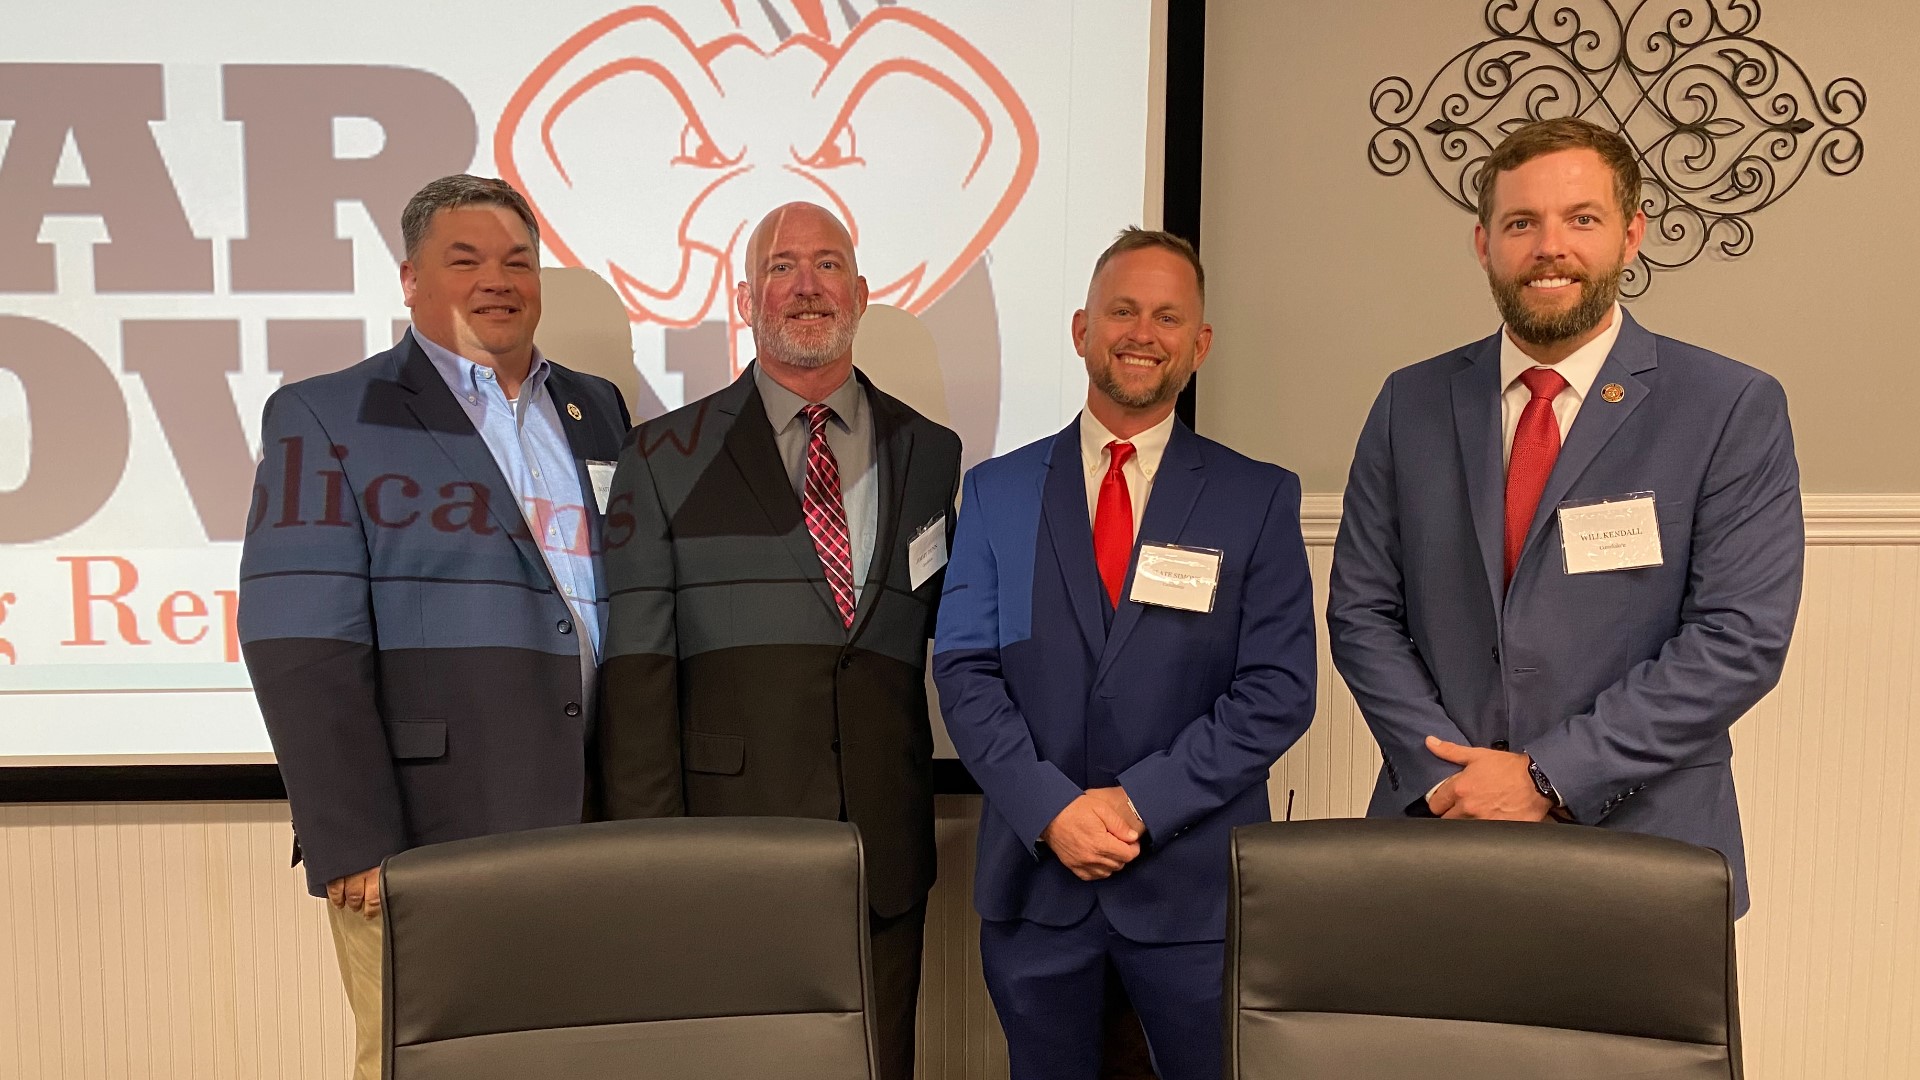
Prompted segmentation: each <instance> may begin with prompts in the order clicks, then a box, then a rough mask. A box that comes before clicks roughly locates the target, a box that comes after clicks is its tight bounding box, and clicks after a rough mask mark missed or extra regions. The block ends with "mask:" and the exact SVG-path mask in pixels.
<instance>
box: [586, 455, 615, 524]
mask: <svg viewBox="0 0 1920 1080" xmlns="http://www.w3.org/2000/svg"><path fill="white" fill-rule="evenodd" d="M613 466H614V463H613V462H611V461H589V462H587V483H589V484H592V485H593V502H594V505H595V506H598V507H599V508H600V512H601V513H603V514H604V513H606V512H607V496H608V495H609V494H611V493H612V492H613Z"/></svg>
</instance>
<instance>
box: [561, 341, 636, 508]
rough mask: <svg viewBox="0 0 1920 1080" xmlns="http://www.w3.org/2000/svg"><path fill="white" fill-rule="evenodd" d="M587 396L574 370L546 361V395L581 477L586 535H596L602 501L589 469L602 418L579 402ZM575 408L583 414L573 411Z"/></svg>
mask: <svg viewBox="0 0 1920 1080" xmlns="http://www.w3.org/2000/svg"><path fill="white" fill-rule="evenodd" d="M584 397H585V395H584V394H583V393H582V392H581V389H580V387H579V384H577V383H576V382H575V381H574V375H573V372H571V371H568V370H567V369H566V368H563V367H561V366H560V365H558V364H556V363H554V362H553V361H551V360H549V361H547V398H548V400H550V401H551V402H552V403H553V409H554V412H556V413H557V414H559V417H560V430H562V431H564V432H566V433H567V448H568V449H569V450H571V451H572V452H573V468H574V472H575V473H576V474H577V475H578V477H579V480H580V501H581V503H583V504H584V506H585V511H586V515H587V536H588V537H595V536H600V535H602V533H601V522H600V502H599V500H597V499H595V498H594V497H593V477H592V475H591V474H589V473H588V472H587V462H589V461H592V460H595V459H594V456H593V451H594V439H593V431H594V424H595V423H596V422H598V419H599V418H597V417H593V416H590V415H589V414H588V412H587V407H586V406H582V405H581V404H580V402H581V401H582V400H583V399H584ZM575 412H578V413H579V414H580V415H579V416H575V415H573V414H574V413H575ZM614 426H616V427H618V426H619V425H618V424H615V425H614Z"/></svg>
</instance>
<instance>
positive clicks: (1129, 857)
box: [1040, 788, 1140, 881]
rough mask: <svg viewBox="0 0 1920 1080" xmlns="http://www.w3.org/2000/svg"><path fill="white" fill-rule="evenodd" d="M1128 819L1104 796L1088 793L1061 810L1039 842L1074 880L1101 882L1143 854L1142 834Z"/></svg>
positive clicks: (1127, 815)
mask: <svg viewBox="0 0 1920 1080" xmlns="http://www.w3.org/2000/svg"><path fill="white" fill-rule="evenodd" d="M1113 790H1116V791H1117V790H1119V789H1118V788H1115V789H1113ZM1128 817H1131V815H1129V814H1126V813H1124V812H1122V813H1119V814H1116V813H1114V812H1113V809H1112V807H1111V806H1110V805H1109V804H1108V802H1107V801H1106V798H1105V797H1103V796H1098V795H1095V794H1093V793H1092V792H1086V793H1084V794H1082V795H1081V796H1080V797H1079V798H1077V799H1075V800H1073V801H1072V802H1070V803H1068V804H1067V808H1066V809H1065V810H1062V811H1060V815H1059V816H1058V817H1056V818H1054V819H1053V823H1052V824H1050V825H1048V826H1047V829H1046V831H1045V832H1043V833H1041V834H1040V839H1042V840H1045V841H1046V842H1047V846H1048V847H1049V848H1052V849H1053V854H1054V857H1055V858H1057V859H1059V860H1060V863H1061V865H1063V866H1065V867H1066V868H1067V869H1068V870H1071V871H1073V876H1074V877H1077V878H1079V879H1080V880H1081V881H1099V880H1100V879H1102V878H1106V877H1111V876H1112V875H1113V873H1114V871H1116V870H1118V869H1120V868H1121V867H1123V866H1125V865H1127V864H1128V863H1130V862H1132V861H1133V860H1134V859H1135V858H1137V857H1139V855H1140V844H1139V840H1140V832H1139V830H1138V829H1135V828H1134V827H1133V826H1132V825H1130V824H1128V822H1127V820H1126V819H1127V818H1128Z"/></svg>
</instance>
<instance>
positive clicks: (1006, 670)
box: [934, 229, 1314, 1080]
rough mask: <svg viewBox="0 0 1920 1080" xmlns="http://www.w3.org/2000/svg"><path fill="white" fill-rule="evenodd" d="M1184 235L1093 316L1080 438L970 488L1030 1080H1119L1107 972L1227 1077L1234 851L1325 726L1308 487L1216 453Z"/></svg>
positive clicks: (1143, 261) (1012, 462)
mask: <svg viewBox="0 0 1920 1080" xmlns="http://www.w3.org/2000/svg"><path fill="white" fill-rule="evenodd" d="M1204 288H1205V285H1204V279H1203V277H1202V272H1201V268H1200V262H1199V259H1198V258H1197V257H1196V256H1195V255H1194V252H1193V249H1192V247H1190V246H1189V245H1188V244H1187V243H1186V242H1185V241H1183V240H1181V239H1179V238H1177V237H1174V236H1171V235H1169V234H1166V233H1159V232H1147V231H1143V230H1138V229H1129V230H1127V231H1126V232H1123V233H1122V234H1121V235H1120V239H1119V240H1117V241H1116V242H1115V243H1114V244H1113V246H1112V247H1110V248H1108V249H1107V251H1106V252H1105V253H1104V254H1102V255H1101V256H1100V259H1099V261H1098V262H1096V263H1095V265H1094V273H1093V281H1092V284H1091V286H1090V288H1089V289H1088V295H1087V306H1086V308H1085V309H1084V310H1082V311H1079V312H1076V313H1075V314H1074V317H1073V339H1074V347H1075V349H1076V351H1078V352H1079V354H1080V355H1081V356H1082V357H1083V358H1084V359H1085V361H1086V366H1087V373H1088V375H1089V378H1090V384H1091V385H1090V386H1089V389H1088V392H1087V405H1086V408H1085V409H1084V410H1083V411H1082V412H1081V413H1080V415H1079V417H1078V418H1077V419H1076V420H1075V421H1074V422H1073V423H1071V424H1069V425H1067V428H1066V430H1064V431H1062V432H1060V433H1059V434H1058V435H1054V436H1052V437H1050V438H1047V439H1043V440H1041V441H1039V442H1036V443H1033V444H1031V445H1029V446H1026V447H1023V448H1021V449H1019V450H1016V451H1014V452H1012V453H1010V454H1007V455H1005V456H1004V457H1000V458H996V459H994V460H992V461H988V462H985V463H983V464H981V465H979V466H978V467H976V468H975V469H973V470H972V471H971V472H970V473H969V474H968V475H967V479H966V484H965V490H964V494H963V496H962V501H961V512H960V520H959V524H958V526H957V529H956V532H955V536H954V541H953V555H952V562H951V563H950V564H949V566H948V567H947V580H946V588H945V592H944V594H943V596H942V597H941V604H940V616H939V625H938V631H937V634H936V636H935V642H934V680H935V683H936V685H937V687H938V689H939V692H940V703H941V709H942V711H943V713H944V714H945V717H946V722H947V730H948V731H949V733H951V735H952V736H953V742H954V745H955V747H956V748H958V750H959V752H960V756H961V758H962V760H964V761H965V762H966V765H967V768H968V769H969V770H971V771H972V773H973V775H974V777H975V778H976V779H977V780H978V781H979V783H980V787H981V789H982V791H983V792H984V793H985V795H986V801H985V805H984V807H983V808H982V810H981V815H980V833H979V862H978V865H977V868H976V870H975V882H974V885H975V887H974V903H975V906H976V907H977V908H978V909H979V912H980V916H981V919H982V924H981V944H980V949H981V957H982V960H983V961H984V968H985V975H986V981H987V988H988V990H989V991H990V992H991V993H992V995H993V1001H994V1006H995V1008H996V1010H997V1011H998V1012H999V1014H1000V1022H1001V1026H1002V1027H1003V1028H1004V1029H1005V1031H1006V1035H1007V1048H1008V1055H1009V1061H1010V1064H1011V1066H1012V1075H1013V1078H1014V1080H1078V1078H1086V1080H1092V1078H1093V1077H1095V1076H1097V1075H1098V1074H1099V1070H1100V1050H1101V1018H1102V1005H1103V993H1102V991H1103V987H1104V985H1105V978H1106V971H1107V967H1108V965H1109V964H1111V965H1112V967H1113V968H1114V969H1115V971H1116V972H1117V973H1118V975H1119V977H1120V980H1121V982H1122V983H1123V985H1124V986H1125V987H1126V990H1127V994H1128V996H1129V998H1130V999H1131V1001H1132V1003H1133V1006H1134V1008H1135V1010H1136V1011H1137V1012H1138V1014H1139V1016H1140V1019H1141V1023H1142V1026H1143V1027H1144V1029H1145V1032H1146V1035H1147V1041H1148V1045H1149V1048H1150V1050H1151V1052H1152V1055H1153V1059H1154V1064H1155V1068H1156V1070H1157V1071H1158V1073H1159V1075H1160V1076H1161V1077H1163V1078H1166V1080H1188V1078H1192V1080H1200V1078H1205V1080H1214V1078H1216V1077H1218V1076H1219V1075H1220V1069H1221V1035H1222V1032H1221V977H1222V961H1223V950H1222V944H1221V943H1222V939H1223V937H1224V936H1225V921H1226V889H1227V840H1228V834H1229V833H1230V831H1231V830H1232V829H1233V827H1234V826H1235V825H1241V824H1245V823H1247V822H1250V821H1265V820H1268V818H1269V817H1270V814H1269V811H1268V807H1267V788H1266V780H1267V771H1268V769H1269V767H1270V766H1272V764H1273V762H1274V761H1275V760H1276V759H1277V758H1278V757H1279V756H1280V754H1281V753H1282V752H1283V751H1285V750H1286V748H1287V747H1288V746H1291V745H1292V744H1293V742H1294V740H1296V739H1298V738H1299V737H1300V735H1301V733H1302V732H1304V731H1305V730H1306V727H1307V724H1308V722H1309V720H1311V718H1312V716H1313V689H1314V647H1313V616H1312V611H1311V606H1312V599H1311V597H1312V586H1311V584H1310V582H1309V580H1308V576H1307V561H1306V550H1305V547H1304V545H1303V544H1302V541H1301V534H1300V483H1299V480H1298V479H1297V478H1296V477H1295V476H1294V475H1293V474H1292V473H1290V472H1287V471H1286V470H1285V469H1281V468H1279V467H1277V466H1274V465H1268V464H1264V463H1261V462H1257V461H1251V460H1249V459H1247V458H1244V457H1242V456H1240V455H1239V454H1236V453H1234V452H1233V451H1231V450H1229V449H1227V448H1226V447H1224V446H1221V445H1219V444H1218V443H1215V442H1212V441H1210V440H1207V439H1203V438H1201V437H1200V436H1198V435H1195V434H1194V433H1193V432H1192V431H1191V430H1190V429H1188V428H1187V427H1186V426H1185V425H1183V424H1181V423H1179V422H1178V421H1177V420H1176V419H1175V418H1174V416H1173V406H1174V398H1175V397H1176V396H1177V395H1178V394H1179V392H1180V390H1181V388H1183V387H1184V386H1185V385H1186V384H1187V381H1188V379H1189V377H1190V376H1191V375H1192V373H1193V371H1194V369H1195V368H1197V367H1199V366H1200V364H1201V363H1202V362H1203V361H1204V360H1205V359H1206V355H1207V349H1208V346H1209V344H1210V342H1211V339H1212V329H1211V328H1210V327H1208V326H1207V325H1206V323H1205V320H1204V310H1203V305H1204V297H1205V293H1204Z"/></svg>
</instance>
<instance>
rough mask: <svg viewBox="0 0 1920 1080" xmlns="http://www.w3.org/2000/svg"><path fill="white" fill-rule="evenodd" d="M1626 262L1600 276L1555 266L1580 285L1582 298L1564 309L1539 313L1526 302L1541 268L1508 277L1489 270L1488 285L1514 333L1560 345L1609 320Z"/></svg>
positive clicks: (1523, 338)
mask: <svg viewBox="0 0 1920 1080" xmlns="http://www.w3.org/2000/svg"><path fill="white" fill-rule="evenodd" d="M1625 270H1626V266H1625V264H1624V263H1616V264H1614V265H1613V266H1612V267H1611V268H1608V269H1606V270H1602V271H1601V272H1600V273H1599V274H1597V275H1592V276H1589V275H1586V274H1581V273H1578V272H1575V271H1573V270H1565V269H1559V268H1555V270H1554V271H1553V273H1554V274H1555V275H1558V276H1561V277H1569V278H1572V279H1573V280H1574V281H1576V282H1578V283H1579V285H1580V299H1579V300H1577V301H1575V303H1574V305H1573V306H1572V307H1570V308H1566V309H1565V310H1562V311H1553V312H1536V311H1535V310H1533V309H1532V308H1531V307H1529V306H1528V305H1527V299H1526V297H1527V281H1528V280H1529V279H1532V278H1537V277H1539V276H1541V270H1540V268H1538V267H1534V268H1531V269H1528V270H1527V271H1525V272H1524V273H1522V274H1520V275H1518V276H1516V277H1512V278H1507V279H1504V280H1503V279H1501V278H1498V277H1496V276H1494V272H1493V271H1492V270H1491V269H1489V270H1488V271H1487V284H1488V285H1490V286H1492V288H1493V302H1494V303H1495V304H1496V305H1498V306H1499V308H1500V317H1501V318H1502V319H1504V320H1506V324H1507V329H1508V330H1510V331H1512V333H1513V336H1514V337H1516V338H1518V339H1520V340H1521V341H1525V342H1527V343H1529V344H1532V345H1557V344H1559V343H1560V342H1563V341H1568V340H1571V339H1573V338H1577V337H1579V336H1581V335H1582V334H1585V333H1587V332H1588V331H1589V330H1592V329H1593V328H1594V327H1596V326H1599V325H1600V323H1601V322H1602V321H1603V320H1605V319H1606V317H1607V313H1608V312H1609V311H1612V310H1613V305H1614V301H1616V300H1618V299H1619V298H1620V276H1621V274H1622V273H1624V272H1625Z"/></svg>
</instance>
